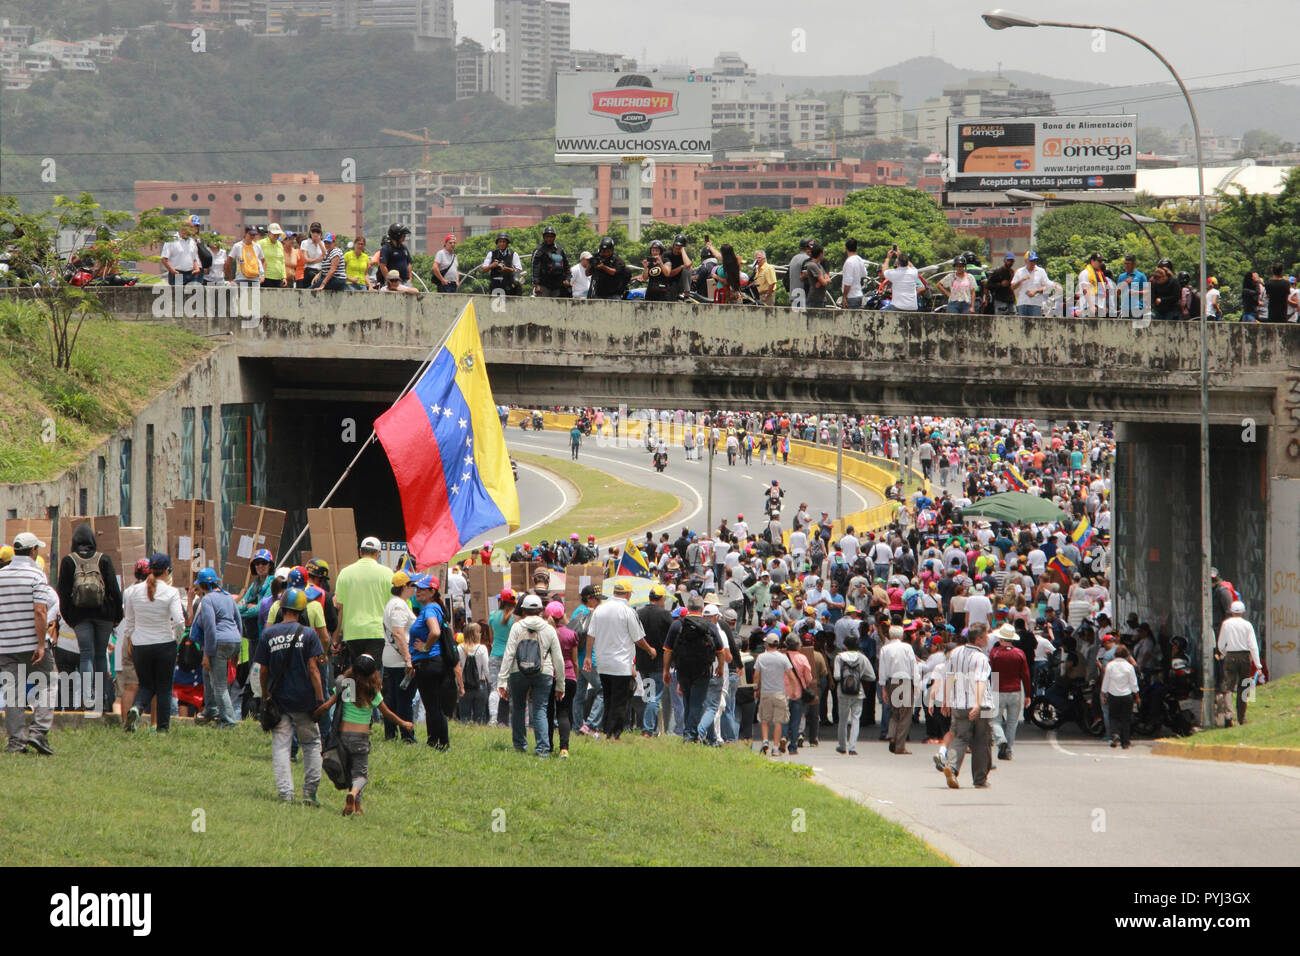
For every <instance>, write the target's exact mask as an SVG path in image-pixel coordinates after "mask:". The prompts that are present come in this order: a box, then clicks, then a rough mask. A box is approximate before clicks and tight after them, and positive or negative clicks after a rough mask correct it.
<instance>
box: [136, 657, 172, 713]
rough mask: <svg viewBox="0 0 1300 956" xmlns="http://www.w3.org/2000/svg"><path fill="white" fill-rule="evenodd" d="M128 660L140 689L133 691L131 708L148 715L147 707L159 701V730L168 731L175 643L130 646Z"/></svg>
mask: <svg viewBox="0 0 1300 956" xmlns="http://www.w3.org/2000/svg"><path fill="white" fill-rule="evenodd" d="M131 660H132V661H134V662H135V673H136V676H137V677H138V678H139V679H140V686H139V687H138V688H137V690H136V692H135V700H134V701H132V704H131V705H132V706H133V707H134V708H135V709H136V710H138V711H139V712H140V713H141V714H148V713H149V706H150V704H152V703H153V701H154V699H155V698H157V700H158V723H157V729H158V730H167V729H168V728H169V727H170V726H171V722H172V708H171V697H172V678H173V677H174V676H175V674H176V642H175V641H167V642H166V643H163V644H132V645H131Z"/></svg>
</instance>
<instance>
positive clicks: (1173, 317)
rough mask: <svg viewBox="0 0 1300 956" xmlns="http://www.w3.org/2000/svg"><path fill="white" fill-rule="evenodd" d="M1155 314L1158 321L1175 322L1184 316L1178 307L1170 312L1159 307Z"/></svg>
mask: <svg viewBox="0 0 1300 956" xmlns="http://www.w3.org/2000/svg"><path fill="white" fill-rule="evenodd" d="M1155 315H1156V320H1157V321H1163V322H1174V321H1177V320H1179V319H1181V318H1182V317H1183V313H1182V312H1180V311H1178V310H1176V309H1171V310H1170V311H1168V312H1166V311H1163V310H1159V309H1158V310H1156V314H1155Z"/></svg>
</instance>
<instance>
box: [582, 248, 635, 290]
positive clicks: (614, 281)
mask: <svg viewBox="0 0 1300 956" xmlns="http://www.w3.org/2000/svg"><path fill="white" fill-rule="evenodd" d="M627 285H628V274H627V265H626V264H625V263H624V262H623V260H622V259H621V258H620V257H619V255H618V253H617V252H615V251H614V240H613V239H611V238H610V237H609V236H606V237H605V238H603V239H601V240H600V249H599V254H598V255H597V256H596V258H595V259H594V260H592V266H591V298H593V299H622V298H624V297H625V296H626V295H627Z"/></svg>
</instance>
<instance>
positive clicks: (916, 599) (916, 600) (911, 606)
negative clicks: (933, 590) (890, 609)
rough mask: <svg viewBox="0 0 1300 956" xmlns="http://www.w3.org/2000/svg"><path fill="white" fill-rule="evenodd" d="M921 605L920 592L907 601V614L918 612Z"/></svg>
mask: <svg viewBox="0 0 1300 956" xmlns="http://www.w3.org/2000/svg"><path fill="white" fill-rule="evenodd" d="M920 603H921V592H919V591H918V592H916V593H915V594H913V595H912V596H911V597H909V598H908V599H907V613H908V614H911V613H913V612H914V611H915V610H916V608H917V605H919V604H920Z"/></svg>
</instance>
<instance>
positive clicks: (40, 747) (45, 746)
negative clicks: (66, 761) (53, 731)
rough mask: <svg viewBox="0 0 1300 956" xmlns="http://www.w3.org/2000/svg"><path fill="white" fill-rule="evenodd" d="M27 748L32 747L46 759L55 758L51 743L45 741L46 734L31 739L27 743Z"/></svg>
mask: <svg viewBox="0 0 1300 956" xmlns="http://www.w3.org/2000/svg"><path fill="white" fill-rule="evenodd" d="M27 746H29V747H31V748H32V749H33V750H35V751H36V752H37V753H38V754H44V755H45V756H46V757H53V756H54V748H53V747H51V746H50V742H49V741H48V740H46V739H45V735H44V734H37V735H36V736H34V737H30V738H29V739H28V741H27Z"/></svg>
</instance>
